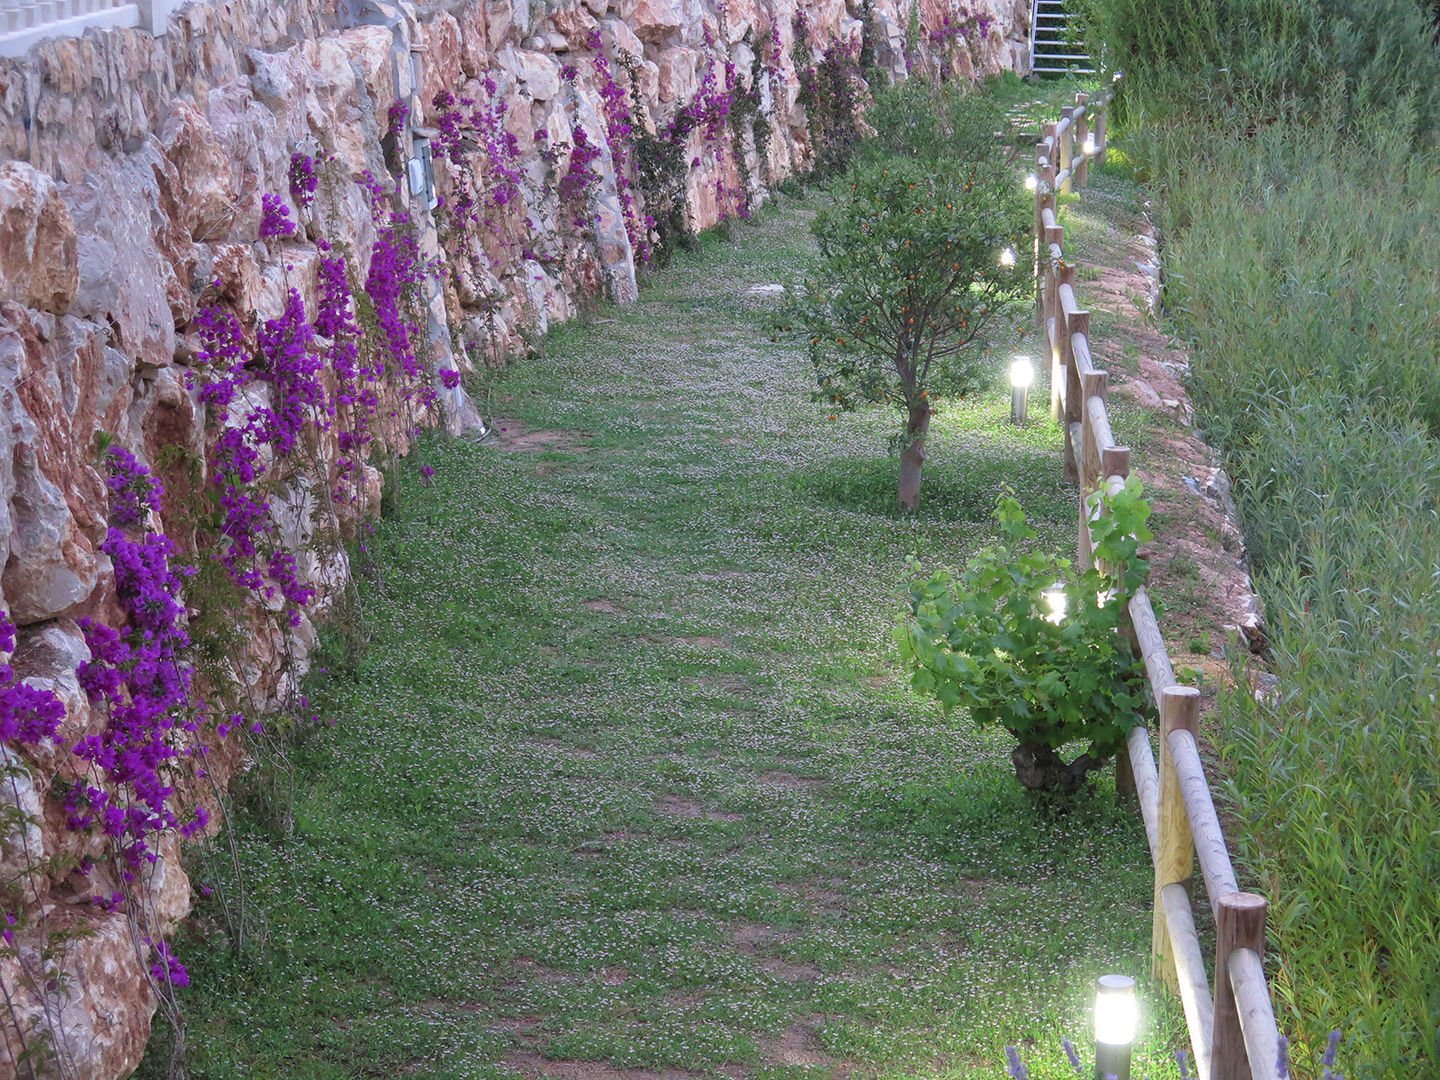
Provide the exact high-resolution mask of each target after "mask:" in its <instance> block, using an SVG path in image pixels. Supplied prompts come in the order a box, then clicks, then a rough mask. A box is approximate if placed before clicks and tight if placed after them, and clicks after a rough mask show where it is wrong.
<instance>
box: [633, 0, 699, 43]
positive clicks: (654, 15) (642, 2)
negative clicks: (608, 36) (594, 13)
mask: <svg viewBox="0 0 1440 1080" xmlns="http://www.w3.org/2000/svg"><path fill="white" fill-rule="evenodd" d="M620 18H621V19H623V20H624V22H625V25H626V26H628V27H630V29H631V30H633V31H635V35H636V36H637V37H639V38H641V39H642V40H644V41H648V42H651V43H652V44H657V45H658V44H659V43H661V42H662V41H664V40H665V39H666V38H667V37H669V36H670V35H671V34H673V33H675V32H677V31H678V30H679V29H680V27H681V26H682V25H684V9H683V7H682V6H681V4H680V0H621V3H620Z"/></svg>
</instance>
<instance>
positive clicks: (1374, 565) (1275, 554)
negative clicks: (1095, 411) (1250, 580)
mask: <svg viewBox="0 0 1440 1080" xmlns="http://www.w3.org/2000/svg"><path fill="white" fill-rule="evenodd" d="M1089 7H1090V10H1091V14H1092V19H1093V23H1092V24H1093V25H1094V26H1096V27H1099V28H1103V29H1105V30H1106V31H1107V32H1109V33H1110V34H1112V35H1114V38H1113V40H1112V41H1111V42H1110V43H1109V44H1107V56H1108V57H1109V58H1110V59H1112V60H1114V59H1115V57H1116V55H1117V54H1118V55H1119V56H1120V59H1119V63H1118V64H1117V66H1119V65H1125V66H1126V73H1127V78H1126V80H1125V82H1126V83H1129V84H1130V85H1129V87H1128V88H1127V90H1126V94H1127V95H1128V97H1129V100H1130V102H1131V106H1132V107H1131V110H1130V123H1129V128H1128V131H1126V132H1125V133H1124V135H1123V140H1124V144H1125V145H1126V147H1127V150H1128V151H1129V153H1130V154H1131V156H1132V158H1133V159H1134V160H1135V161H1136V162H1137V163H1138V165H1139V166H1140V167H1141V168H1142V169H1144V170H1146V171H1147V172H1148V173H1149V175H1150V177H1151V179H1152V180H1153V182H1154V183H1155V184H1156V186H1157V187H1158V189H1159V191H1160V193H1161V196H1162V198H1161V200H1160V203H1161V207H1162V215H1163V233H1164V238H1165V271H1166V285H1165V293H1164V299H1165V306H1166V315H1167V318H1168V320H1169V321H1170V324H1171V327H1172V328H1173V329H1174V330H1175V331H1176V332H1177V333H1178V334H1179V335H1180V336H1181V337H1182V338H1184V339H1185V340H1186V341H1187V342H1188V344H1189V347H1190V350H1191V358H1192V361H1191V362H1192V372H1193V374H1192V387H1191V388H1192V392H1193V394H1194V397H1195V400H1196V404H1197V408H1198V410H1199V415H1200V417H1201V422H1202V424H1203V426H1204V428H1205V429H1206V432H1207V435H1208V436H1209V437H1210V439H1211V440H1212V441H1213V442H1214V443H1215V444H1216V445H1218V446H1219V447H1220V448H1221V449H1222V451H1223V454H1224V457H1225V461H1226V465H1227V467H1228V468H1229V470H1230V471H1231V473H1232V475H1233V477H1234V479H1235V482H1236V484H1235V486H1236V491H1237V494H1238V499H1239V505H1240V509H1241V513H1242V516H1243V519H1244V525H1245V531H1246V537H1247V541H1248V544H1249V548H1250V552H1251V555H1252V557H1253V560H1254V569H1255V572H1256V582H1257V586H1258V589H1259V591H1260V593H1261V596H1262V599H1263V601H1264V605H1265V615H1266V621H1267V624H1268V628H1269V635H1270V637H1269V641H1270V644H1269V651H1268V656H1267V659H1268V661H1269V664H1270V667H1271V670H1272V671H1273V672H1274V674H1275V675H1277V676H1278V677H1279V685H1278V688H1276V689H1274V690H1273V691H1266V690H1263V689H1259V688H1257V687H1256V686H1254V685H1252V684H1251V683H1250V682H1248V680H1247V679H1246V678H1245V677H1244V673H1243V672H1240V673H1239V674H1240V675H1241V678H1240V680H1239V682H1238V684H1237V688H1236V689H1235V690H1234V691H1233V692H1231V693H1229V694H1228V695H1226V696H1225V697H1224V698H1223V709H1222V712H1223V722H1224V725H1225V734H1226V743H1227V745H1226V746H1225V747H1224V760H1225V766H1226V774H1227V780H1226V784H1227V786H1226V795H1227V798H1228V800H1229V802H1230V805H1231V808H1232V809H1233V811H1234V815H1233V818H1232V820H1233V821H1234V822H1235V823H1236V824H1235V829H1236V834H1235V835H1233V836H1232V837H1231V839H1232V842H1233V843H1234V845H1235V846H1236V847H1237V849H1238V854H1239V856H1240V861H1241V863H1242V864H1243V865H1244V866H1245V867H1247V868H1248V870H1249V872H1250V873H1252V874H1254V875H1256V876H1258V878H1259V879H1260V880H1259V881H1257V882H1256V884H1257V885H1258V887H1259V888H1261V889H1262V890H1263V891H1264V892H1265V893H1266V894H1267V895H1268V896H1269V897H1270V898H1271V901H1272V904H1273V905H1274V907H1273V912H1272V924H1271V945H1272V956H1271V959H1270V964H1271V966H1272V969H1273V975H1274V986H1275V990H1276V996H1277V1004H1278V1005H1279V1007H1280V1019H1281V1022H1282V1025H1283V1026H1284V1027H1285V1028H1286V1029H1288V1030H1289V1031H1291V1032H1292V1033H1293V1034H1294V1035H1295V1036H1297V1039H1298V1042H1299V1044H1300V1049H1301V1052H1300V1053H1299V1054H1298V1055H1297V1057H1298V1059H1299V1066H1300V1067H1299V1069H1297V1075H1300V1076H1306V1075H1308V1073H1307V1071H1306V1065H1305V1053H1304V1050H1305V1048H1306V1047H1307V1046H1308V1047H1309V1048H1310V1049H1311V1050H1312V1051H1314V1052H1316V1053H1318V1051H1320V1050H1322V1049H1323V1047H1324V1044H1325V1033H1326V1032H1327V1031H1328V1030H1330V1029H1331V1028H1332V1027H1340V1028H1343V1029H1345V1031H1346V1032H1347V1033H1348V1039H1347V1042H1348V1044H1349V1045H1348V1056H1349V1058H1350V1060H1351V1061H1352V1063H1353V1067H1352V1069H1351V1070H1349V1072H1350V1075H1351V1076H1352V1080H1392V1078H1393V1080H1400V1078H1402V1077H1404V1078H1406V1080H1411V1078H1417V1077H1440V792H1437V778H1440V699H1437V695H1440V277H1437V268H1440V150H1437V148H1436V146H1435V140H1434V134H1433V133H1434V132H1435V130H1436V129H1437V126H1440V57H1437V56H1436V54H1435V51H1434V46H1433V39H1432V38H1431V37H1430V34H1431V29H1430V28H1429V27H1428V26H1427V25H1426V21H1425V18H1424V16H1423V14H1422V12H1421V9H1420V6H1419V4H1418V3H1412V2H1410V0H1375V2H1374V3H1373V4H1362V3H1360V2H1359V0H1355V2H1353V3H1341V2H1340V0H1297V2H1294V3H1278V2H1276V0H1201V2H1198V3H1193V4H1183V5H1182V4H1178V3H1173V2H1172V3H1159V4H1141V3H1139V2H1138V0H1089ZM1387 19H1389V20H1390V21H1389V22H1388V23H1387V22H1386V20H1387ZM1127 20H1128V25H1127ZM1167 20H1168V22H1167ZM1267 27H1268V28H1269V30H1270V35H1269V37H1261V36H1259V30H1260V29H1263V28H1267ZM1367 42H1368V44H1367ZM1367 49H1368V50H1369V52H1368V55H1367V52H1366V50H1367ZM1312 67H1313V68H1314V70H1313V71H1312V70H1310V69H1311V68H1312ZM1221 68H1225V69H1228V70H1227V71H1225V72H1221V71H1220V69H1221ZM1207 72H1208V73H1209V75H1210V76H1211V77H1210V78H1207V77H1206V73H1207ZM1257 73H1259V74H1257ZM1267 73H1268V74H1267ZM1137 76H1138V77H1137ZM1315 1071H1316V1072H1317V1073H1318V1069H1317V1070H1315Z"/></svg>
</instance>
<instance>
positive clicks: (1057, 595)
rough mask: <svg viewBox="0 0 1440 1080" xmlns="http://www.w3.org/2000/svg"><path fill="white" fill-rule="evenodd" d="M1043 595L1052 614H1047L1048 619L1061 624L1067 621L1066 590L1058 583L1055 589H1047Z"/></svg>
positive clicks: (1057, 624)
mask: <svg viewBox="0 0 1440 1080" xmlns="http://www.w3.org/2000/svg"><path fill="white" fill-rule="evenodd" d="M1042 595H1043V596H1044V598H1045V603H1046V605H1047V606H1048V607H1049V608H1050V614H1049V615H1046V616H1045V619H1046V621H1047V622H1052V623H1054V624H1055V625H1056V626H1059V625H1060V624H1061V623H1062V622H1064V621H1065V590H1064V589H1062V588H1060V587H1059V586H1058V585H1057V586H1056V587H1055V588H1053V589H1046V590H1045V592H1044V593H1043V594H1042Z"/></svg>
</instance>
